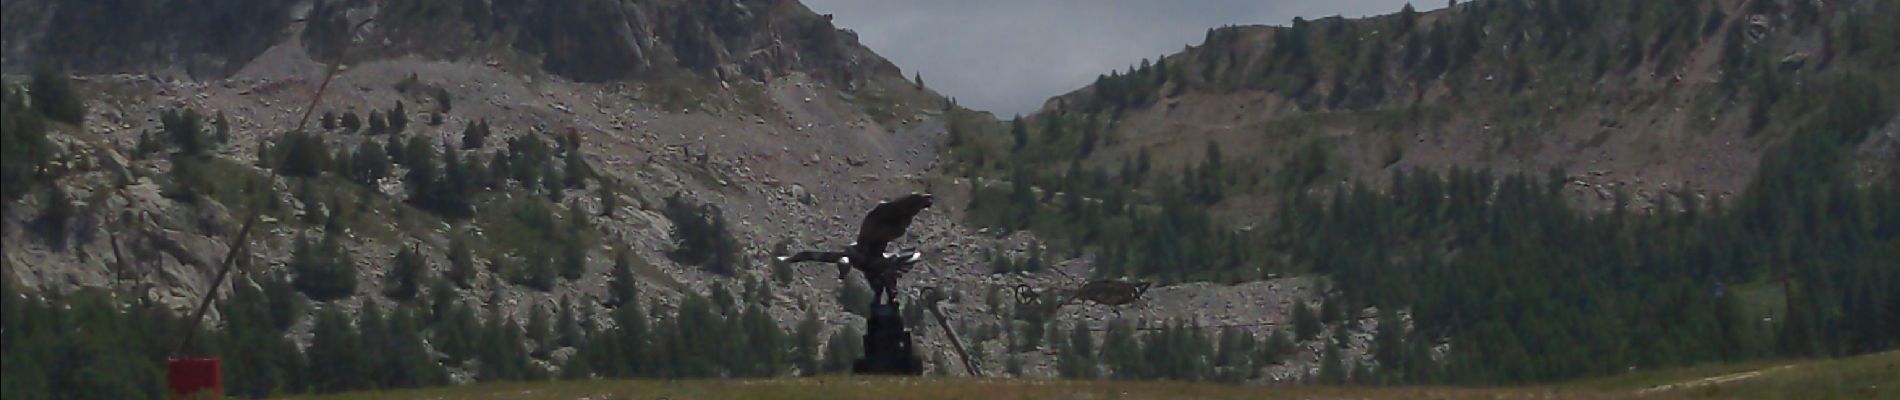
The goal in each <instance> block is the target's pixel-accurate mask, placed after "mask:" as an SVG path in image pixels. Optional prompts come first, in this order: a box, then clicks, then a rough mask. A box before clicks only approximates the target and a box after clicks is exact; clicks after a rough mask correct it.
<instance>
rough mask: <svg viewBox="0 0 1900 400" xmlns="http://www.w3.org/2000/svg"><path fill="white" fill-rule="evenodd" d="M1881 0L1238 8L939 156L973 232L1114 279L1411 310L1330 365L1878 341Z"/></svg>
mask: <svg viewBox="0 0 1900 400" xmlns="http://www.w3.org/2000/svg"><path fill="white" fill-rule="evenodd" d="M1894 11H1896V8H1895V4H1894V3H1893V2H1884V1H1840V2H1826V3H1817V2H1807V1H1700V2H1664V3H1658V2H1643V1H1566V0H1548V1H1543V0H1539V1H1476V2H1458V3H1456V4H1454V5H1452V6H1450V7H1448V8H1445V9H1440V10H1434V11H1430V12H1417V11H1414V10H1413V9H1412V8H1411V7H1407V8H1405V9H1403V10H1400V11H1399V12H1398V13H1396V14H1392V15H1386V16H1378V17H1371V18H1364V19H1344V18H1337V17H1333V18H1321V19H1317V20H1305V19H1296V20H1294V21H1293V22H1292V24H1291V25H1289V26H1241V27H1224V28H1219V29H1212V30H1210V31H1209V32H1208V34H1207V37H1206V39H1205V40H1204V42H1203V43H1201V44H1199V45H1193V46H1189V47H1188V48H1187V49H1186V50H1184V51H1182V52H1180V53H1177V54H1172V55H1168V56H1164V57H1161V58H1159V59H1156V60H1144V61H1141V62H1140V64H1139V65H1137V66H1131V67H1129V68H1128V69H1127V70H1124V71H1111V72H1108V73H1107V74H1104V75H1102V76H1101V77H1100V78H1099V79H1097V80H1096V82H1095V83H1093V84H1091V85H1089V86H1086V87H1083V88H1080V89H1078V90H1075V91H1073V92H1070V93H1067V94H1063V95H1059V96H1056V97H1054V98H1051V99H1050V100H1049V101H1048V102H1046V105H1045V107H1043V109H1042V110H1040V111H1039V112H1037V113H1035V114H1033V115H1029V116H1027V117H1023V118H1019V119H1013V120H1011V121H1006V122H995V121H988V120H985V119H984V118H981V116H967V117H958V118H953V121H952V123H951V131H950V132H949V134H948V135H949V138H948V139H947V141H948V143H947V145H948V149H947V150H946V153H945V157H946V158H947V159H949V161H950V162H949V164H950V167H949V168H950V170H952V171H955V173H958V174H962V175H967V176H971V177H972V181H974V182H977V184H976V185H975V186H974V188H973V193H972V194H971V197H970V202H969V206H968V207H969V209H970V211H969V213H968V214H966V215H967V216H968V217H969V220H970V222H971V223H973V224H976V225H979V226H984V227H988V228H990V229H1000V230H1003V231H1028V232H1034V233H1035V234H1036V235H1038V237H1041V238H1044V239H1046V240H1047V241H1048V242H1049V243H1051V246H1052V248H1053V249H1054V251H1055V252H1057V253H1065V254H1071V255H1084V257H1085V258H1088V259H1090V261H1091V264H1092V268H1091V271H1092V273H1093V274H1094V276H1096V277H1099V278H1112V277H1121V276H1135V277H1143V278H1147V279H1158V280H1161V281H1163V282H1203V281H1211V282H1254V281H1259V280H1263V279H1269V280H1270V279H1274V278H1276V277H1281V276H1315V275H1317V276H1324V277H1326V278H1328V282H1330V283H1332V284H1333V285H1332V286H1331V288H1333V289H1336V290H1338V292H1336V293H1330V294H1328V295H1327V296H1326V299H1327V300H1329V302H1335V303H1343V304H1342V305H1336V306H1335V309H1345V310H1370V309H1371V308H1369V307H1368V306H1376V307H1372V308H1376V309H1378V310H1381V311H1383V310H1389V309H1395V308H1396V309H1399V310H1405V311H1409V314H1407V315H1406V317H1408V318H1400V317H1399V316H1397V315H1389V314H1388V315H1382V317H1381V319H1383V318H1385V317H1390V318H1393V320H1408V321H1410V323H1411V326H1410V330H1408V331H1406V332H1403V333H1400V334H1396V335H1386V333H1387V332H1385V331H1380V332H1379V333H1380V334H1381V335H1380V336H1381V337H1384V338H1385V339H1379V340H1376V342H1377V343H1380V344H1381V345H1379V346H1374V347H1375V350H1374V353H1375V357H1372V360H1370V361H1371V362H1372V363H1374V364H1376V365H1378V368H1377V370H1376V371H1369V372H1368V373H1367V374H1361V373H1360V371H1352V373H1350V374H1347V373H1343V372H1337V371H1339V370H1341V369H1351V368H1355V367H1353V365H1354V363H1353V362H1351V361H1347V362H1343V363H1330V362H1324V361H1323V362H1322V363H1321V365H1322V367H1321V368H1318V369H1317V370H1318V372H1317V373H1316V376H1311V377H1310V378H1312V379H1314V380H1318V381H1321V382H1335V383H1339V382H1367V381H1370V382H1453V383H1465V384H1484V383H1511V382H1535V381H1551V380H1560V379H1567V378H1572V377H1576V376H1586V375H1601V374H1608V373H1612V372H1615V371H1618V370H1619V369H1626V368H1631V367H1638V368H1640V367H1646V366H1660V365H1672V364H1680V363H1695V362H1706V361H1712V360H1724V359H1737V358H1749V357H1754V356H1758V355H1764V354H1778V355H1783V356H1787V355H1823V354H1825V355H1842V354H1854V353H1861V352H1867V351H1878V350H1880V349H1885V348H1890V347H1891V346H1893V345H1894V343H1895V339H1896V338H1894V337H1893V335H1891V334H1887V333H1880V332H1884V331H1883V330H1884V329H1888V328H1885V327H1888V326H1891V324H1887V323H1856V322H1854V321H1859V320H1863V319H1867V318H1874V319H1883V318H1892V316H1893V315H1894V314H1893V311H1892V310H1891V309H1890V308H1888V307H1884V306H1878V305H1875V303H1877V302H1878V301H1871V299H1882V298H1885V299H1892V298H1893V296H1894V293H1893V291H1891V290H1885V289H1880V287H1883V286H1892V285H1893V282H1895V281H1894V279H1896V274H1895V273H1894V272H1895V271H1894V270H1893V269H1892V268H1889V267H1887V266H1888V265H1889V264H1891V263H1890V262H1887V261H1885V260H1887V259H1889V258H1891V257H1893V256H1895V255H1900V253H1896V251H1900V247H1897V246H1895V244H1896V243H1900V242H1897V241H1896V234H1897V233H1900V230H1896V229H1900V214H1895V210H1894V208H1893V207H1892V206H1891V204H1894V203H1896V202H1897V200H1896V199H1900V197H1895V196H1896V194H1900V191H1897V190H1896V186H1900V185H1895V184H1894V183H1893V182H1895V181H1896V177H1900V113H1896V104H1900V99H1896V98H1895V96H1893V95H1892V93H1896V92H1897V91H1896V88H1900V68H1896V66H1900V59H1896V57H1895V54H1900V52H1896V51H1895V50H1900V41H1895V40H1891V39H1889V38H1893V37H1900V36H1896V31H1895V29H1896V28H1895V27H1896V26H1900V20H1895V17H1894V16H1895V15H1900V14H1896V13H1895V12H1894ZM953 117H957V115H954V114H953ZM1821 254H1826V256H1821ZM1877 282H1887V283H1877ZM1886 301H1889V302H1891V301H1892V300H1886ZM1321 314H1323V315H1333V316H1338V315H1340V314H1338V313H1336V312H1321ZM1372 314H1373V312H1372V311H1363V312H1361V313H1359V314H1357V315H1358V316H1359V317H1360V318H1365V319H1370V315H1372ZM1294 315H1300V314H1299V313H1297V312H1296V313H1295V314H1294ZM1346 315H1347V316H1352V315H1353V314H1352V313H1346ZM1744 316H1746V317H1744ZM1750 321H1765V322H1750ZM1847 326H1854V328H1842V329H1851V330H1855V331H1857V332H1860V333H1854V334H1842V335H1830V334H1821V333H1818V332H1825V331H1830V329H1837V328H1840V327H1847ZM1824 327H1836V328H1824ZM1296 336H1301V337H1307V336H1306V335H1296ZM1439 346H1443V347H1439ZM1376 349H1384V350H1376ZM1322 354H1323V353H1322ZM1428 360H1429V361H1428ZM1367 361H1368V360H1366V359H1361V360H1359V362H1358V365H1359V366H1360V367H1365V366H1366V365H1367ZM1326 365H1332V366H1337V367H1338V368H1326V367H1324V366H1326ZM1329 369H1330V370H1333V371H1336V372H1335V373H1331V374H1328V373H1326V372H1325V371H1326V370H1329Z"/></svg>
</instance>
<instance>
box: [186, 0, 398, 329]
mask: <svg viewBox="0 0 1900 400" xmlns="http://www.w3.org/2000/svg"><path fill="white" fill-rule="evenodd" d="M374 20H375V19H374V18H371V19H364V20H363V22H358V23H356V26H354V27H351V28H350V30H348V31H345V32H352V33H353V32H356V31H357V30H358V29H362V28H363V26H365V25H369V22H370V21H374ZM342 46H343V51H339V52H338V54H337V59H336V61H335V62H331V63H330V69H329V70H328V71H326V72H325V73H324V74H323V83H322V84H319V85H317V92H316V93H314V94H311V96H310V106H309V107H306V108H304V110H303V118H301V119H299V120H298V121H297V130H295V131H294V132H303V130H304V127H305V126H308V125H309V123H310V113H311V112H312V111H316V109H317V104H318V103H320V102H322V101H323V92H324V90H327V89H329V88H330V79H332V78H335V77H336V72H337V70H338V69H340V68H341V67H342V65H343V59H344V58H345V55H347V54H348V52H349V42H348V41H345V42H344V43H343V44H342ZM263 145H264V144H263V143H258V146H263ZM280 160H281V159H280ZM281 170H283V166H282V165H274V166H272V168H271V172H270V177H268V178H264V187H263V188H262V190H259V191H258V193H259V196H257V200H256V201H255V202H254V203H253V204H252V205H251V213H250V215H249V216H246V217H245V218H244V227H242V228H239V229H238V233H237V237H234V238H231V246H230V249H229V250H226V251H225V252H224V261H223V262H221V263H219V265H218V275H216V276H214V277H212V278H211V287H208V288H205V297H204V299H203V300H200V301H198V308H197V310H196V311H193V312H192V314H191V324H190V325H188V327H190V329H186V330H185V338H184V339H183V340H180V341H178V347H177V348H176V349H173V350H172V355H173V356H178V355H182V354H184V353H185V349H186V348H188V347H190V346H191V340H192V339H193V337H195V336H197V335H198V329H197V328H198V324H200V323H203V322H204V317H205V312H206V311H210V309H211V301H212V300H216V299H217V298H218V287H219V286H223V285H224V278H225V276H228V275H230V274H231V267H232V266H235V265H237V263H236V261H237V256H238V254H243V253H242V251H243V250H244V249H245V247H248V246H249V245H250V242H248V241H246V240H247V239H249V238H250V236H251V228H252V227H253V226H256V225H257V219H258V216H259V214H262V213H263V212H264V202H265V201H267V200H268V199H270V193H271V187H272V186H274V185H276V184H277V183H276V182H277V173H278V171H281Z"/></svg>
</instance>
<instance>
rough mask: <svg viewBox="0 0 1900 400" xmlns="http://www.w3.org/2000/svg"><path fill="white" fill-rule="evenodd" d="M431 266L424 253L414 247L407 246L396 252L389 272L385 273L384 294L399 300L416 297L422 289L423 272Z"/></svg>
mask: <svg viewBox="0 0 1900 400" xmlns="http://www.w3.org/2000/svg"><path fill="white" fill-rule="evenodd" d="M428 269H429V266H428V265H427V261H424V260H423V259H422V253H420V252H418V251H416V248H414V247H405V248H403V249H402V251H399V252H397V253H396V258H395V260H394V262H393V265H392V266H391V267H390V269H389V273H388V274H385V275H383V279H384V280H385V282H384V283H383V295H385V296H389V298H392V299H397V300H409V299H414V298H415V297H416V293H417V292H419V291H421V289H422V279H423V273H425V272H427V271H428Z"/></svg>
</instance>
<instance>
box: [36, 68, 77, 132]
mask: <svg viewBox="0 0 1900 400" xmlns="http://www.w3.org/2000/svg"><path fill="white" fill-rule="evenodd" d="M27 86H28V87H27V93H28V94H30V95H31V96H32V99H33V109H35V110H38V111H39V112H40V114H41V115H45V116H46V119H49V120H53V121H59V122H64V123H68V124H73V125H80V124H81V123H84V122H86V100H85V99H84V98H81V97H80V94H79V89H78V88H75V87H73V82H72V79H71V78H70V77H68V76H67V75H66V73H65V72H61V71H58V70H55V69H53V68H52V66H50V65H43V66H41V67H39V68H37V69H34V71H33V80H32V82H29V83H28V84H27Z"/></svg>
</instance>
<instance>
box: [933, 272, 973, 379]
mask: <svg viewBox="0 0 1900 400" xmlns="http://www.w3.org/2000/svg"><path fill="white" fill-rule="evenodd" d="M924 290H926V291H929V292H930V293H931V294H932V295H931V296H925V299H926V300H925V301H924V305H925V306H926V308H929V309H930V314H931V315H934V316H936V317H937V326H939V327H942V328H943V334H944V336H947V337H948V338H949V339H950V347H951V348H954V349H956V350H957V357H961V358H963V371H964V372H968V373H969V374H970V376H971V377H982V376H983V371H982V370H981V369H980V368H979V367H977V365H976V360H975V359H972V358H970V352H969V351H966V350H964V349H963V339H959V338H957V331H956V330H953V329H950V319H949V318H944V316H943V310H941V309H938V308H937V302H938V300H942V293H939V292H938V291H937V288H925V289H924Z"/></svg>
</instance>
